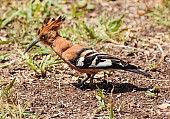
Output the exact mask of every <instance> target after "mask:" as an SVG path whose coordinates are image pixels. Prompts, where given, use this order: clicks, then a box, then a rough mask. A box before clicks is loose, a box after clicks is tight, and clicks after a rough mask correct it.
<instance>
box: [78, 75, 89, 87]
mask: <svg viewBox="0 0 170 119" xmlns="http://www.w3.org/2000/svg"><path fill="white" fill-rule="evenodd" d="M90 77H91V75H90V74H87V77H86V78H84V79H83V80H82V81H81V82H80V83H79V86H80V87H81V88H82V87H83V85H84V83H85V82H86V81H87V80H88V79H89V78H90Z"/></svg>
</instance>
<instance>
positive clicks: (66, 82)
mask: <svg viewBox="0 0 170 119" xmlns="http://www.w3.org/2000/svg"><path fill="white" fill-rule="evenodd" d="M97 6H98V7H97V8H96V9H95V10H94V11H92V12H91V13H88V14H87V17H90V16H95V15H96V13H100V12H101V11H104V10H107V11H108V13H109V14H113V15H114V16H115V17H119V16H120V15H122V14H125V15H126V17H125V18H124V20H123V21H124V22H123V27H124V26H126V27H131V28H130V29H129V34H128V37H127V40H128V42H127V44H126V45H127V47H126V46H124V45H123V44H122V43H118V44H117V45H115V44H113V43H112V42H111V41H105V42H102V43H100V44H98V45H96V49H100V51H103V50H107V53H109V54H111V55H114V56H116V57H119V58H122V59H123V60H125V61H128V62H131V63H132V64H135V65H138V66H140V67H141V68H142V69H143V70H146V71H147V72H149V73H150V74H151V75H152V78H146V77H144V76H141V75H138V74H134V73H130V72H124V71H115V72H111V73H110V74H106V75H105V77H104V73H103V72H100V73H99V74H97V75H96V77H97V79H96V80H95V84H94V86H89V84H88V82H87V84H86V85H85V88H83V89H80V88H78V87H77V86H76V82H77V81H76V80H77V77H78V74H77V73H76V72H75V71H73V70H71V69H70V68H69V67H68V66H67V65H66V64H64V63H59V64H56V65H55V66H53V69H52V70H50V71H47V76H46V77H45V78H39V77H38V78H37V77H36V74H35V72H33V71H30V70H28V68H27V67H20V64H22V62H23V61H22V59H21V58H19V56H20V52H23V51H24V49H18V47H16V45H17V44H8V45H1V47H0V50H1V51H2V53H10V54H11V55H10V58H9V61H13V60H14V62H13V63H12V65H11V66H8V67H6V68H3V69H0V70H1V74H0V77H1V78H0V79H3V80H4V79H12V78H13V77H16V82H15V84H14V90H13V91H14V92H13V97H14V98H17V99H18V100H19V102H18V103H19V104H24V103H25V101H27V102H28V108H27V110H26V111H27V112H31V113H32V114H39V115H40V118H42V119H46V118H56V119H57V118H63V119H90V118H91V119H92V118H107V115H108V111H107V110H102V111H98V110H97V109H98V108H99V103H98V100H97V99H96V97H95V95H96V92H97V89H96V87H95V85H98V86H99V87H100V88H101V89H103V90H104V93H105V96H106V98H105V101H106V103H109V100H110V99H111V97H112V98H113V103H114V107H115V118H117V119H120V118H122V119H125V118H126V119H127V118H129V119H135V118H136V119H141V118H150V119H168V117H169V118H170V110H168V109H167V110H161V109H159V108H158V106H159V105H161V104H163V103H165V102H168V101H170V59H169V56H170V54H167V56H166V57H165V59H164V60H162V61H161V63H160V65H159V67H158V69H156V71H151V70H150V69H151V68H150V67H149V65H150V64H151V63H155V64H157V63H158V62H159V61H160V58H161V56H162V54H161V52H160V49H159V48H158V46H157V44H159V45H160V46H161V47H162V48H163V49H164V50H166V49H167V50H168V48H169V46H168V43H167V42H163V41H164V39H165V37H166V36H167V35H168V28H166V27H164V26H159V25H155V24H154V23H153V20H152V19H151V18H150V17H148V16H147V15H146V14H145V13H144V14H143V15H142V16H140V15H139V12H142V13H143V12H145V5H144V4H143V3H138V2H133V1H129V2H126V3H125V2H122V1H119V0H118V1H109V2H103V3H101V4H99V3H98V5H97ZM73 22H74V21H73ZM143 43H146V45H143ZM128 47H132V48H135V49H136V51H135V53H132V54H131V55H129V56H125V53H126V52H127V51H128ZM148 60H149V61H150V62H148ZM82 78H83V76H80V79H82ZM4 85H5V83H4ZM154 85H158V87H159V91H160V92H159V94H158V96H155V97H154V98H150V97H148V96H147V95H146V91H147V90H148V87H149V86H154ZM113 87H114V90H112V89H113ZM112 91H113V92H112ZM111 93H112V95H111ZM121 104H122V106H121V109H120V110H119V109H118V107H119V106H120V105H121ZM30 118H31V117H30Z"/></svg>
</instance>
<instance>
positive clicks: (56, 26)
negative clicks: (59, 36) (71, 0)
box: [38, 16, 65, 35]
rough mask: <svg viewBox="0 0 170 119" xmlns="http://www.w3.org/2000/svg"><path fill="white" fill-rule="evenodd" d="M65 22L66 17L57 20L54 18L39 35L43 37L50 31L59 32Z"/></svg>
mask: <svg viewBox="0 0 170 119" xmlns="http://www.w3.org/2000/svg"><path fill="white" fill-rule="evenodd" d="M64 20H65V17H64V16H59V17H58V18H57V19H55V18H52V19H51V20H49V22H48V23H47V24H46V25H45V26H44V27H43V28H42V29H41V30H40V31H39V34H38V35H41V34H43V33H45V32H48V31H49V30H58V29H59V28H60V25H61V24H62V23H63V21H64Z"/></svg>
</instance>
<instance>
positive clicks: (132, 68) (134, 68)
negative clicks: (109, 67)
mask: <svg viewBox="0 0 170 119" xmlns="http://www.w3.org/2000/svg"><path fill="white" fill-rule="evenodd" d="M122 69H123V70H125V71H130V72H134V73H137V74H142V75H144V76H147V77H151V75H150V74H149V73H147V72H144V71H142V70H140V69H138V68H137V67H136V66H134V65H131V64H128V65H127V66H125V67H123V68H122Z"/></svg>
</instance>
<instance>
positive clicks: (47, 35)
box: [25, 16, 151, 86]
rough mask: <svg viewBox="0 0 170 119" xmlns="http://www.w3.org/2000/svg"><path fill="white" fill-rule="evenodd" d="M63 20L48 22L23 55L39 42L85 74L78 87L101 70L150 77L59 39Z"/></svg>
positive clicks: (60, 18) (116, 59) (107, 56)
mask: <svg viewBox="0 0 170 119" xmlns="http://www.w3.org/2000/svg"><path fill="white" fill-rule="evenodd" d="M64 20H65V17H63V16H60V17H58V19H54V18H53V19H52V20H51V21H49V22H48V23H47V24H46V25H45V26H44V27H43V28H42V29H41V30H40V32H39V34H38V35H39V36H38V39H37V40H35V41H33V42H32V43H31V44H30V45H29V47H28V48H27V49H26V51H25V53H26V52H28V51H29V50H30V48H31V47H32V46H34V45H35V44H36V43H38V42H40V41H41V42H43V43H44V44H46V45H48V46H50V47H51V48H52V50H53V51H54V52H55V53H56V54H57V55H58V56H59V57H60V58H61V59H62V60H63V61H64V62H65V63H67V64H68V65H69V66H70V67H71V68H72V69H75V70H77V71H79V72H81V73H86V75H87V77H86V78H85V79H84V80H82V81H81V82H80V83H79V85H80V86H83V84H84V83H85V82H86V81H87V80H88V79H90V82H93V78H94V75H95V74H97V73H98V72H100V71H102V70H112V69H121V70H125V71H130V72H134V73H138V74H142V75H144V76H146V77H150V76H151V75H150V74H148V73H146V72H144V71H142V70H140V69H138V68H137V67H136V66H134V65H131V64H129V63H126V62H124V61H123V60H121V59H118V58H115V57H113V56H110V55H108V54H104V53H99V52H97V51H96V50H94V49H92V48H89V47H86V46H82V45H79V44H73V43H72V42H70V41H68V40H67V39H65V38H63V37H61V36H60V35H59V33H58V30H59V29H60V25H61V24H62V23H63V21H64Z"/></svg>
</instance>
